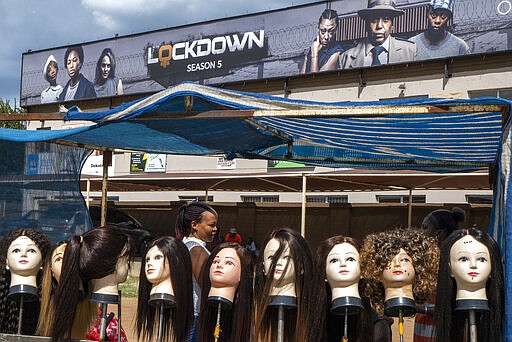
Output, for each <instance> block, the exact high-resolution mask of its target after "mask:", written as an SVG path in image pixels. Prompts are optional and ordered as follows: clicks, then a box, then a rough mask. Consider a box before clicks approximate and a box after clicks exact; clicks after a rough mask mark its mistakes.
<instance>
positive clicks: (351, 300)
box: [330, 296, 364, 341]
mask: <svg viewBox="0 0 512 342" xmlns="http://www.w3.org/2000/svg"><path fill="white" fill-rule="evenodd" d="M363 309H364V308H363V304H362V302H361V298H359V297H348V296H347V297H339V298H335V299H334V300H333V301H332V302H331V310H330V311H331V313H332V314H333V315H336V316H345V319H344V324H343V338H342V341H348V316H350V315H355V314H358V313H360V312H361V311H363Z"/></svg>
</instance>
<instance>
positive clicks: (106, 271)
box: [52, 226, 132, 339]
mask: <svg viewBox="0 0 512 342" xmlns="http://www.w3.org/2000/svg"><path fill="white" fill-rule="evenodd" d="M131 258H132V248H131V240H130V238H129V236H128V235H126V234H125V233H123V232H122V231H121V230H119V229H118V228H116V227H110V226H107V227H101V228H95V229H92V230H89V231H87V232H85V233H84V234H83V235H81V236H77V235H75V236H73V237H71V238H70V239H69V240H68V242H67V245H66V251H65V253H64V259H63V262H62V270H61V276H60V282H59V285H58V287H57V291H56V294H55V305H56V307H57V308H62V309H61V310H58V311H57V312H56V315H55V321H54V327H53V332H52V336H53V337H55V338H57V339H62V338H65V337H67V335H68V334H69V326H71V323H72V321H73V317H74V315H75V312H76V309H77V305H78V302H79V299H80V298H79V291H77V289H79V288H80V285H81V284H86V283H90V284H91V292H98V293H102V292H100V291H102V289H109V291H110V292H113V290H112V291H111V290H110V288H117V284H118V283H120V282H123V281H125V280H126V276H127V273H128V264H129V261H130V260H131ZM116 294H117V291H116Z"/></svg>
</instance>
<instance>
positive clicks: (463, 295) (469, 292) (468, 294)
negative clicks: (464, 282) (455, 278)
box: [456, 284, 487, 300]
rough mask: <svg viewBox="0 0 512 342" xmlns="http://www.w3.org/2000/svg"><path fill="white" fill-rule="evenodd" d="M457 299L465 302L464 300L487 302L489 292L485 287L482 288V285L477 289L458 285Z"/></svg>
mask: <svg viewBox="0 0 512 342" xmlns="http://www.w3.org/2000/svg"><path fill="white" fill-rule="evenodd" d="M456 299H457V300H464V299H481V300H487V292H486V290H485V287H481V284H479V286H478V287H475V288H471V287H465V286H458V285H457V297H456Z"/></svg>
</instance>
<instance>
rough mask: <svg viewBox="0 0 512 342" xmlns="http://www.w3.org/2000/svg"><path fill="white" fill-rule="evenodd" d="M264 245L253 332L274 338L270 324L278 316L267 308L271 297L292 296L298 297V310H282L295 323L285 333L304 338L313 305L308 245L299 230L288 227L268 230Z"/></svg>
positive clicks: (311, 269) (311, 270)
mask: <svg viewBox="0 0 512 342" xmlns="http://www.w3.org/2000/svg"><path fill="white" fill-rule="evenodd" d="M269 242H270V243H269ZM264 246H265V250H264V252H263V253H261V254H260V259H259V260H258V262H257V264H256V282H255V298H256V315H257V316H256V328H255V329H256V334H257V335H258V336H259V338H263V339H266V338H271V339H273V337H275V333H276V331H275V329H274V327H273V326H272V325H273V324H274V323H275V322H276V321H277V318H276V317H277V316H276V317H273V315H274V312H273V311H276V310H270V309H268V308H267V306H268V303H269V302H270V297H271V296H276V295H285V296H291V295H293V296H295V297H296V299H297V310H296V311H295V310H285V311H289V313H287V314H289V316H290V317H289V318H288V319H292V321H293V322H294V323H296V324H289V326H296V327H297V328H296V329H293V330H292V331H290V332H289V333H287V336H288V335H289V336H290V337H291V338H292V339H297V340H303V339H305V336H306V335H307V331H308V329H309V325H310V322H311V319H310V317H311V314H312V310H313V306H314V305H313V304H311V303H310V301H311V300H312V290H313V285H312V280H313V260H312V259H313V258H312V255H311V251H310V249H309V246H308V244H307V242H306V240H305V239H304V238H303V237H302V236H301V235H300V234H299V233H297V232H296V231H294V230H292V229H289V228H280V229H276V230H274V231H273V232H271V233H270V235H269V236H268V238H267V239H266V241H265V244H264ZM276 271H277V272H276ZM285 315H286V314H285ZM292 315H296V316H293V317H292ZM286 319H287V318H286V317H285V320H286ZM290 329H291V328H290Z"/></svg>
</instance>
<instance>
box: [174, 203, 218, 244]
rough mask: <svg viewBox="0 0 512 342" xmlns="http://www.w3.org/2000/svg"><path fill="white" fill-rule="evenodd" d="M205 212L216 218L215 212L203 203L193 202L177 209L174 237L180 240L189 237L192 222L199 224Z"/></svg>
mask: <svg viewBox="0 0 512 342" xmlns="http://www.w3.org/2000/svg"><path fill="white" fill-rule="evenodd" d="M205 211H209V212H210V213H212V214H213V215H215V216H218V215H217V212H216V211H215V210H214V209H213V208H212V207H211V206H209V205H208V204H206V203H204V202H198V201H194V202H190V203H187V204H183V205H182V206H181V207H180V208H179V209H178V216H177V217H176V228H175V230H176V237H177V238H178V239H180V240H182V239H183V238H184V237H185V236H189V235H190V231H191V230H192V222H200V221H201V219H202V217H203V213H204V212H205Z"/></svg>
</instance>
